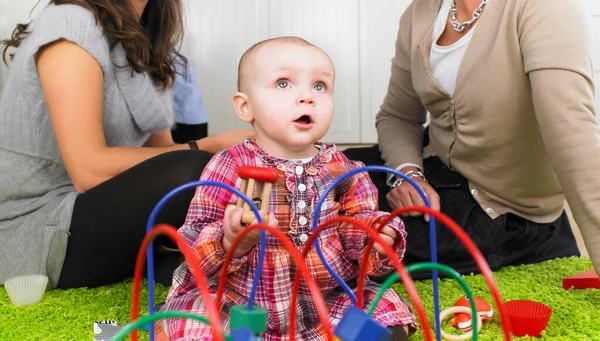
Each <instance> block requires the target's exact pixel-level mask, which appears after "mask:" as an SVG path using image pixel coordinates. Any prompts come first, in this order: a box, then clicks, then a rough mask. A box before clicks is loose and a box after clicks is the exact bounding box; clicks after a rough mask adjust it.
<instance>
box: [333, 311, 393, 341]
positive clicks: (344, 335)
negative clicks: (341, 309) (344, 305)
mask: <svg viewBox="0 0 600 341" xmlns="http://www.w3.org/2000/svg"><path fill="white" fill-rule="evenodd" d="M335 336H336V339H339V340H341V341H364V340H372V341H389V340H390V339H391V338H392V331H391V330H389V329H388V328H386V327H384V326H382V325H381V324H379V323H378V322H377V321H375V320H373V319H372V318H371V317H370V316H369V315H367V314H366V313H365V312H364V311H362V310H360V309H358V308H357V307H356V306H350V308H348V310H347V311H346V314H344V317H343V318H342V320H341V321H340V323H339V324H338V326H337V328H336V329H335Z"/></svg>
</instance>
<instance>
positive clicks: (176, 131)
mask: <svg viewBox="0 0 600 341" xmlns="http://www.w3.org/2000/svg"><path fill="white" fill-rule="evenodd" d="M171 136H172V137H173V142H175V143H186V142H189V141H192V140H194V141H196V140H200V139H202V138H205V137H207V136H208V123H202V124H183V123H177V124H176V125H175V127H174V128H173V129H171Z"/></svg>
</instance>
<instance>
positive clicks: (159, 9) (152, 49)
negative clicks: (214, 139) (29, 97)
mask: <svg viewBox="0 0 600 341" xmlns="http://www.w3.org/2000/svg"><path fill="white" fill-rule="evenodd" d="M50 3H54V4H56V5H62V4H75V5H79V6H82V7H85V8H87V9H88V10H90V11H91V12H92V13H93V14H94V16H95V17H96V21H97V22H98V23H99V24H100V25H101V26H102V28H103V29H104V32H105V33H106V35H108V36H109V37H112V38H115V39H118V40H120V41H121V43H122V44H123V48H124V50H125V53H126V55H127V60H128V61H129V64H130V65H131V67H132V68H133V70H134V71H135V72H138V73H143V72H148V73H149V74H150V76H151V77H152V81H153V82H154V84H155V85H156V86H157V87H158V88H159V89H163V90H164V89H166V88H170V87H171V86H172V85H173V83H174V82H175V75H176V71H175V63H177V61H176V58H180V59H181V60H182V61H183V63H184V66H186V68H185V69H187V60H186V59H185V57H183V56H182V55H181V54H180V53H179V51H178V48H179V44H180V43H181V41H182V39H183V9H182V5H181V0H149V1H148V4H147V5H146V9H145V10H144V13H143V14H142V18H141V20H138V18H137V15H136V13H135V11H134V9H133V7H132V6H131V4H130V2H129V0H51V1H50ZM28 26H29V24H19V25H17V27H16V28H15V30H14V31H13V33H12V36H11V38H10V39H7V40H3V41H1V42H0V43H1V44H4V48H3V49H2V57H3V59H4V62H5V63H7V61H6V54H7V51H8V48H9V47H15V48H18V47H19V45H21V42H22V41H23V39H25V38H26V37H27V36H28V35H29V33H30V32H28V31H27V28H28ZM11 58H12V56H11Z"/></svg>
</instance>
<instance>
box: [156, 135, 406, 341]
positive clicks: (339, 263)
mask: <svg viewBox="0 0 600 341" xmlns="http://www.w3.org/2000/svg"><path fill="white" fill-rule="evenodd" d="M315 147H317V148H318V149H319V151H318V153H317V155H316V156H315V157H313V158H312V159H311V160H310V161H308V162H306V163H303V162H302V161H296V160H282V159H277V158H274V157H271V156H269V155H267V154H266V153H265V152H264V151H263V150H262V149H260V147H259V146H258V145H257V144H256V142H255V140H254V139H247V140H246V141H245V142H244V143H241V144H239V145H236V146H234V147H232V148H230V149H229V150H226V151H222V152H221V153H219V154H217V155H215V156H214V157H213V159H212V160H211V161H210V163H209V164H208V165H207V166H206V168H205V170H204V172H203V174H202V177H201V180H210V181H219V182H222V183H225V184H228V185H231V186H234V187H236V188H240V185H241V179H240V178H239V177H238V174H237V168H238V167H240V166H242V165H256V166H260V167H267V168H272V169H276V170H277V171H278V174H279V179H278V181H277V183H276V184H274V186H273V189H272V191H271V199H270V202H269V208H270V212H273V213H274V214H275V216H276V217H277V219H278V221H279V229H280V230H281V231H282V232H284V233H286V234H287V235H288V236H289V238H290V240H291V242H292V243H293V244H294V245H295V246H296V247H297V249H298V250H299V251H301V250H302V248H303V247H304V242H306V239H307V236H309V235H310V234H311V232H312V226H311V225H312V224H311V222H312V220H311V218H312V215H313V214H314V209H315V206H316V204H317V203H318V200H319V198H320V196H321V195H322V193H323V192H324V191H325V190H326V189H327V187H329V185H330V184H331V183H332V182H333V181H334V179H335V178H337V177H338V176H340V175H342V174H343V173H345V172H347V171H350V170H352V169H354V168H357V167H360V166H362V163H360V162H354V161H350V160H349V159H348V158H346V157H345V156H344V155H343V154H342V153H341V152H339V151H338V150H336V148H335V146H334V145H331V144H323V143H317V144H315ZM236 200H237V196H236V195H235V194H233V193H231V192H229V191H228V190H226V189H222V188H219V187H215V186H202V187H199V188H198V189H197V190H196V194H195V195H194V198H193V200H192V202H191V204H190V207H189V210H188V214H187V217H186V221H185V223H184V225H183V226H182V227H181V228H180V229H179V233H180V235H182V236H183V237H184V238H185V240H186V241H187V242H188V244H189V245H190V246H191V247H192V248H193V250H194V254H195V256H196V259H195V261H197V262H198V264H199V265H200V267H201V268H202V270H203V271H204V272H205V274H206V276H208V280H209V285H210V287H211V289H212V290H213V291H216V287H217V283H218V279H219V276H221V275H226V276H227V285H226V288H225V292H224V295H223V308H222V311H221V321H222V323H223V327H224V329H225V330H229V314H228V313H229V311H230V309H231V307H232V306H233V305H245V304H247V303H248V297H249V296H250V291H251V288H252V281H253V279H254V275H255V269H256V265H257V263H258V250H259V246H258V245H257V246H255V247H254V248H252V249H251V250H250V251H249V252H248V253H246V254H245V255H244V256H242V257H241V258H239V259H234V261H233V262H232V264H231V266H230V267H229V268H228V269H225V270H223V269H222V265H223V262H224V260H225V257H226V252H225V250H224V249H223V247H222V245H221V239H222V237H223V215H224V211H225V207H226V206H227V205H228V204H235V202H236ZM339 214H345V215H348V216H352V217H354V218H357V219H360V220H363V221H365V222H366V223H367V224H368V225H370V226H376V224H377V223H378V222H379V221H381V220H382V219H384V218H385V217H386V216H388V213H385V212H380V211H377V189H376V188H375V186H374V185H373V183H372V182H371V180H370V178H369V176H368V174H367V173H365V172H361V173H358V174H355V175H354V176H352V177H349V178H347V180H346V181H342V182H341V183H340V184H339V185H338V186H337V187H336V188H335V190H333V191H331V193H329V195H328V197H327V199H326V200H324V203H323V206H322V208H321V212H320V214H319V223H322V222H324V221H326V220H328V219H330V218H332V217H335V216H337V215H339ZM389 226H390V227H392V228H393V229H394V230H395V231H396V233H397V235H398V237H397V239H396V243H395V245H394V246H393V248H394V250H395V252H396V253H397V255H398V256H399V257H400V259H402V257H403V255H404V250H405V246H406V231H405V230H404V225H403V223H402V221H401V220H400V219H399V218H396V219H394V220H393V221H392V222H391V223H390V225H389ZM317 240H318V242H319V243H320V246H321V249H322V251H323V254H324V255H325V258H326V259H327V261H328V262H329V264H330V265H331V266H332V268H333V269H334V270H335V271H336V272H337V273H338V274H339V275H340V277H341V278H343V279H344V280H345V281H347V282H348V283H352V285H353V286H354V287H356V281H355V280H356V278H357V276H358V274H359V266H358V260H359V259H360V258H361V251H362V250H363V249H364V247H365V245H366V243H367V241H368V237H367V235H366V234H365V233H364V232H362V231H360V230H358V229H355V228H353V227H352V226H347V224H338V225H331V226H330V227H329V228H327V229H326V230H324V231H323V232H322V233H321V234H320V236H319V237H318V239H317ZM305 260H306V264H307V267H308V269H309V271H310V272H311V275H312V277H313V278H314V279H315V280H316V282H317V285H318V286H319V287H320V288H321V290H322V294H323V297H324V299H325V301H326V303H327V305H328V306H329V308H330V309H329V323H331V324H332V325H333V326H336V325H337V324H338V322H339V321H340V320H341V318H342V317H343V315H344V313H345V311H346V309H347V308H348V307H349V306H350V305H351V304H352V302H351V300H350V298H349V297H348V295H347V294H346V293H345V292H344V291H343V290H342V289H341V288H340V287H339V286H338V284H337V282H336V281H335V280H334V279H333V277H331V275H330V274H329V273H328V272H327V270H326V269H325V267H323V265H322V263H321V261H320V259H319V257H318V255H317V253H316V251H315V249H314V247H313V249H312V250H311V251H310V252H309V253H308V255H307V257H306V259H305ZM367 262H368V268H369V275H372V276H377V275H383V274H386V273H389V272H391V271H392V270H393V269H394V267H393V265H392V263H391V261H389V259H388V258H387V257H380V255H379V253H378V252H376V251H375V250H373V251H372V252H371V254H369V256H368V259H367ZM223 271H225V274H223ZM296 273H297V271H296V267H295V266H294V265H293V260H292V258H291V256H290V254H289V252H287V251H286V249H285V248H284V247H283V246H282V244H281V243H280V242H279V241H278V240H277V239H276V238H275V237H273V236H267V246H266V256H265V260H264V265H263V272H262V276H261V279H260V282H259V283H260V284H259V287H258V289H257V293H256V299H255V304H256V305H258V306H261V307H264V308H266V309H268V311H269V316H268V325H267V332H266V333H265V334H264V335H263V339H264V340H266V341H284V340H288V339H289V336H288V335H287V334H286V331H287V330H288V327H289V322H290V321H289V316H290V309H296V312H297V316H298V318H297V326H296V339H297V340H323V339H324V335H325V334H324V330H323V328H322V326H321V325H320V321H319V319H318V317H317V314H316V310H315V307H314V305H313V303H312V299H311V297H310V294H309V291H308V289H307V286H306V285H305V283H304V281H302V282H301V283H302V284H301V286H300V294H299V297H298V305H297V306H296V307H290V300H291V293H292V284H293V281H294V276H295V275H296ZM379 288H380V286H379V285H378V284H376V283H374V282H372V281H369V280H367V281H366V285H365V295H366V296H365V300H366V302H370V301H371V300H372V299H373V298H374V296H375V294H376V293H377V291H378V290H379ZM213 298H214V296H213ZM161 310H163V311H166V310H184V311H191V312H194V313H197V314H200V315H204V316H208V313H207V310H206V307H205V305H204V304H203V302H202V299H201V295H200V292H199V290H198V289H197V283H196V281H195V280H194V278H193V277H192V275H191V272H190V271H189V269H188V267H187V266H186V265H185V263H184V264H182V266H180V267H179V268H178V269H177V270H176V271H175V274H174V278H173V285H172V287H171V290H170V291H169V294H168V297H167V301H166V304H165V305H164V306H163V308H162V309H161ZM373 317H374V319H376V320H377V321H379V322H380V323H381V324H382V325H384V326H394V325H409V326H411V327H413V328H415V327H416V326H415V323H414V322H415V319H414V316H413V315H412V314H411V312H410V308H409V306H408V304H407V303H406V301H405V300H404V299H403V298H401V297H400V296H399V295H398V294H397V293H396V292H395V291H393V290H391V289H390V290H387V292H386V293H385V294H384V296H383V298H382V299H381V301H380V302H379V304H378V306H377V308H376V310H375V312H374V314H373ZM157 338H158V339H159V340H212V336H211V331H210V327H209V326H207V325H205V324H203V323H201V322H198V321H194V320H186V319H167V320H164V321H162V322H160V323H157Z"/></svg>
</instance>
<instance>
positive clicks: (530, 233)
mask: <svg viewBox="0 0 600 341" xmlns="http://www.w3.org/2000/svg"><path fill="white" fill-rule="evenodd" d="M344 154H345V155H346V156H347V157H348V158H350V159H352V160H359V161H362V162H364V163H365V164H366V165H383V160H382V159H381V156H380V153H379V149H378V146H377V145H375V146H373V147H367V148H351V149H347V150H346V151H344ZM423 166H424V173H425V176H426V177H427V178H428V180H429V183H430V184H431V185H432V186H433V187H434V188H435V190H436V191H437V193H438V194H439V196H440V200H441V203H440V204H441V211H442V212H443V213H445V214H446V215H448V216H449V217H450V218H452V219H453V220H454V221H455V222H457V223H458V225H460V226H461V227H462V228H463V229H464V230H465V232H466V233H467V234H468V235H469V237H471V239H473V241H474V242H475V244H477V246H478V247H479V250H480V251H481V253H482V254H483V256H484V257H485V258H486V260H487V262H488V264H489V266H490V268H491V269H492V270H495V269H498V268H501V267H503V266H507V265H517V264H528V263H538V262H542V261H545V260H549V259H553V258H559V257H568V256H579V249H578V248H577V243H576V241H575V237H574V236H573V231H572V230H571V225H570V223H569V220H568V217H567V215H566V213H565V212H563V214H562V215H561V216H560V217H559V218H558V219H557V220H556V221H554V222H552V223H549V224H539V223H534V222H532V221H529V220H527V219H524V218H521V217H519V216H516V215H514V214H510V213H508V214H503V215H501V216H500V217H498V218H496V219H493V220H492V219H491V218H490V217H489V216H488V215H487V214H486V213H485V212H484V211H483V209H482V208H481V207H480V206H479V204H478V203H477V202H476V201H475V199H473V197H472V196H471V193H470V191H469V186H468V181H467V180H466V179H465V178H464V177H463V176H462V175H461V174H459V173H457V172H454V171H452V170H450V169H448V167H446V166H445V165H444V164H443V163H442V162H441V161H440V160H439V159H438V158H437V157H430V158H427V159H425V160H424V165H423ZM370 175H371V179H372V180H373V182H374V183H375V185H376V186H377V189H378V190H379V208H380V209H381V210H382V211H387V212H391V211H392V210H391V208H390V206H389V204H388V202H387V200H386V198H385V197H386V194H387V193H388V192H389V190H390V188H389V187H388V186H387V184H386V176H387V174H385V173H370ZM403 221H404V224H405V227H406V230H407V233H408V237H407V238H408V239H407V249H406V253H405V255H404V260H403V262H404V264H407V265H408V264H413V263H417V262H426V261H430V260H431V257H430V253H429V252H430V248H429V224H428V223H426V222H425V221H424V220H423V217H403ZM436 233H437V253H438V262H440V263H443V264H446V265H448V266H450V267H452V268H454V269H455V270H456V271H458V272H459V273H461V274H469V273H472V272H473V273H478V272H479V270H478V268H477V266H476V264H475V262H474V261H473V260H472V258H471V256H470V255H469V253H468V252H467V249H466V248H465V247H464V246H463V244H462V243H461V242H460V241H459V240H458V239H457V238H456V237H455V236H454V234H453V233H452V232H451V231H450V230H449V229H447V228H446V227H445V226H442V224H441V223H436ZM440 276H441V274H440ZM413 277H414V278H416V279H422V278H431V272H421V273H416V274H414V275H413Z"/></svg>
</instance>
